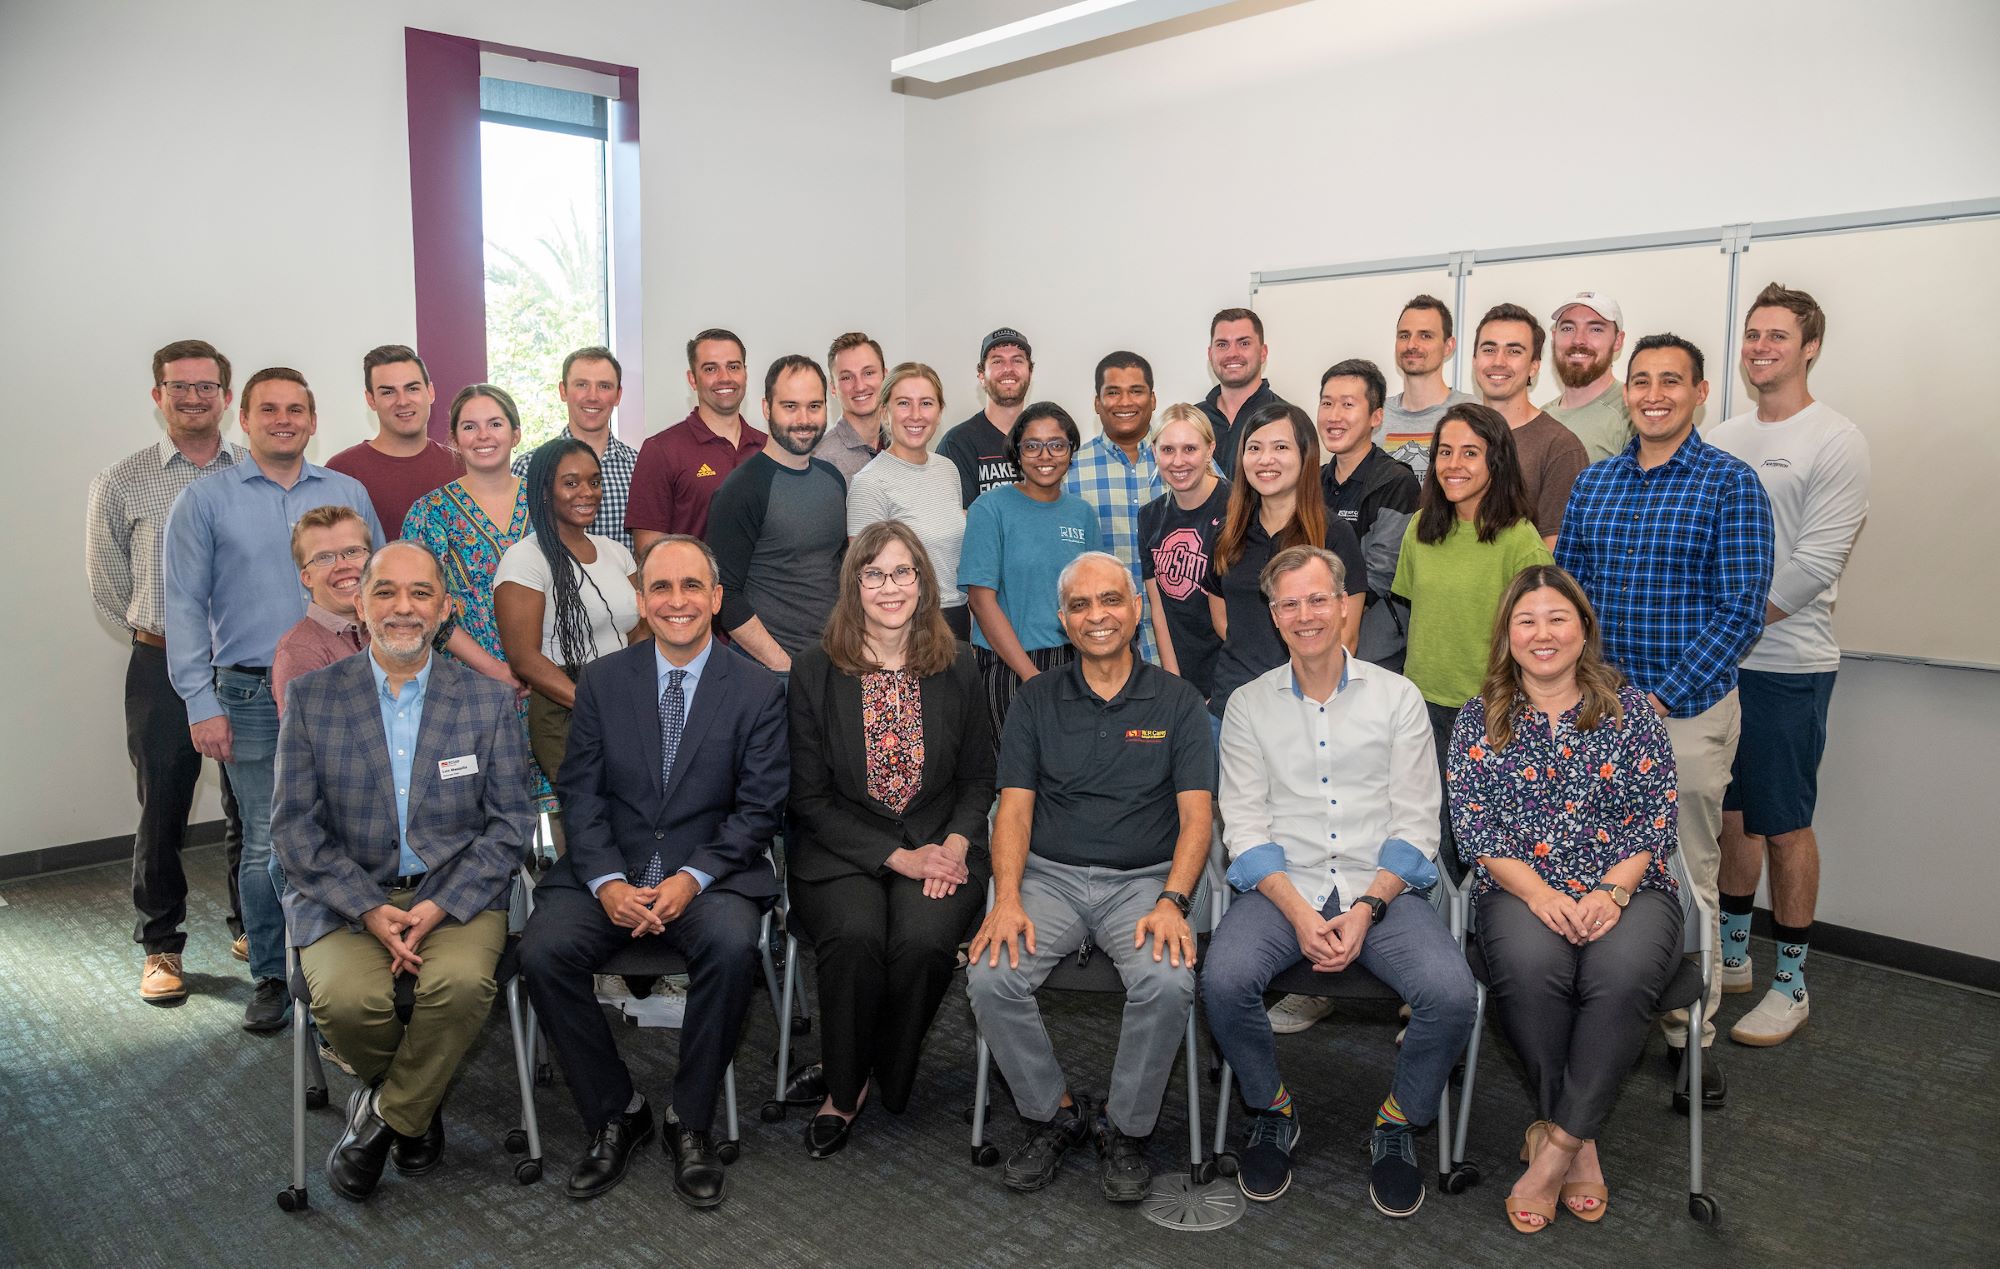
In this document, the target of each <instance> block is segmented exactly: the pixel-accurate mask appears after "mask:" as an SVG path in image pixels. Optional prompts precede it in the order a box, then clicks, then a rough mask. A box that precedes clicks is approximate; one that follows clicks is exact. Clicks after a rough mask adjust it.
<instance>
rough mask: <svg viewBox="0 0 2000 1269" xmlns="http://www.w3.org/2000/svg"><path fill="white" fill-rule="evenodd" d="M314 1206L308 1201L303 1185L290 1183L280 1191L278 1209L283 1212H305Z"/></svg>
mask: <svg viewBox="0 0 2000 1269" xmlns="http://www.w3.org/2000/svg"><path fill="white" fill-rule="evenodd" d="M310 1206H312V1204H310V1203H309V1202H307V1201H306V1189H305V1187H304V1186H303V1185H288V1186H286V1187H285V1188H284V1189H282V1190H279V1191H278V1210H279V1211H281V1212H303V1211H305V1210H306V1208H308V1207H310Z"/></svg>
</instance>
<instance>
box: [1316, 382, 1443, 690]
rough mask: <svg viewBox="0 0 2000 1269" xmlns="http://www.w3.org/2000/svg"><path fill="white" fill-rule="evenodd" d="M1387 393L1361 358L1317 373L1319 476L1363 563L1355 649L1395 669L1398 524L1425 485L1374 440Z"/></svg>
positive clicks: (1403, 611) (1404, 611) (1403, 608)
mask: <svg viewBox="0 0 2000 1269" xmlns="http://www.w3.org/2000/svg"><path fill="white" fill-rule="evenodd" d="M1388 391H1389V383H1388V380H1387V379H1386V378H1384V376H1383V374H1382V371H1381V370H1380V369H1379V368H1378V367H1377V366H1376V365H1375V363H1374V362H1372V361H1367V360H1364V359H1362V358H1360V357H1354V358H1350V359H1348V360H1346V361H1342V362H1338V363H1336V364H1335V365H1333V366H1332V367H1330V368H1329V369H1328V370H1327V372H1326V373H1325V374H1323V375H1321V376H1320V379H1319V420H1318V421H1319V438H1320V442H1321V443H1322V444H1323V445H1325V446H1326V461H1325V463H1324V464H1323V465H1322V466H1321V467H1320V469H1319V481H1320V487H1321V488H1322V489H1323V490H1324V491H1325V493H1326V509H1327V513H1328V514H1329V515H1332V516H1336V517H1338V518H1339V519H1341V520H1343V521H1345V522H1346V523H1347V527H1349V528H1350V529H1353V530H1354V536H1356V537H1357V538H1360V539H1361V554H1362V558H1364V559H1365V560H1367V562H1368V576H1367V578H1366V580H1365V582H1364V581H1363V580H1362V579H1360V578H1357V579H1355V581H1354V582H1353V583H1352V589H1353V592H1354V593H1355V594H1357V595H1359V596H1361V597H1362V600H1363V602H1364V603H1365V604H1366V605H1367V608H1366V610H1365V611H1364V612H1363V613H1362V615H1361V643H1360V646H1359V647H1357V648H1356V649H1355V655H1356V656H1358V657H1360V658H1361V659H1362V660H1363V661H1372V662H1374V663H1375V664H1377V665H1380V666H1384V667H1386V668H1388V669H1391V670H1395V671H1398V672H1399V673H1400V672H1401V670H1402V668H1403V650H1404V642H1405V639H1404V635H1405V632H1406V631H1407V630H1408V629H1409V625H1410V621H1409V605H1408V604H1406V603H1404V602H1403V601H1402V600H1400V599H1396V598H1393V597H1392V596H1391V595H1390V594H1389V583H1390V582H1392V581H1394V580H1395V577H1396V557H1397V556H1398V555H1399V554H1401V552H1402V548H1403V529H1404V527H1405V526H1406V525H1408V524H1409V522H1410V517H1411V516H1412V515H1413V514H1415V512H1416V510H1417V499H1418V496H1419V495H1420V494H1421V493H1422V488H1423V487H1422V486H1421V485H1420V484H1418V482H1417V475H1416V473H1415V472H1413V471H1411V470H1410V469H1409V468H1408V467H1405V466H1404V465H1403V464H1401V463H1399V462H1397V461H1396V460H1395V459H1393V458H1391V457H1389V454H1388V451H1386V450H1384V449H1383V448H1382V447H1381V446H1380V445H1377V444H1375V441H1374V436H1375V430H1376V429H1377V428H1379V427H1381V426H1382V402H1383V399H1384V397H1385V395H1386V394H1387V393H1388Z"/></svg>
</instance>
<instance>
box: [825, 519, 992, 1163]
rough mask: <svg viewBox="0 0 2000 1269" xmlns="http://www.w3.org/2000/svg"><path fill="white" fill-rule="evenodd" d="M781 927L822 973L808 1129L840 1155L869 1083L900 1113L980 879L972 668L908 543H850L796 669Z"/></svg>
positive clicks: (977, 692)
mask: <svg viewBox="0 0 2000 1269" xmlns="http://www.w3.org/2000/svg"><path fill="white" fill-rule="evenodd" d="M790 707H791V750H792V797H791V814H792V825H793V831H792V840H791V842H790V843H789V850H788V852H787V859H788V867H789V870H790V877H789V886H790V893H791V899H792V909H791V918H792V919H794V920H796V921H797V922H798V923H799V926H800V929H801V932H802V933H803V934H804V935H805V936H806V937H807V938H808V939H810V941H811V942H812V945H813V952H814V955H815V956H816V958H817V963H818V969H819V1007H820V1020H819V1025H820V1052H821V1055H822V1062H823V1064H824V1067H825V1071H826V1088H827V1098H826V1102H825V1103H824V1104H823V1105H822V1106H821V1107H820V1109H819V1114H818V1115H817V1116H815V1117H814V1119H813V1121H812V1123H811V1124H809V1125H808V1126H807V1128H806V1152H807V1153H808V1154H810V1155H811V1156H812V1157H813V1158H815V1159H823V1158H825V1157H827V1156H828V1155H830V1154H833V1153H834V1152H836V1151H838V1150H839V1149H840V1148H841V1147H842V1146H844V1145H846V1144H847V1136H848V1131H849V1129H850V1127H851V1126H852V1124H853V1121H854V1116H855V1115H856V1114H857V1113H858V1112H859V1111H860V1109H861V1103H862V1100H863V1098H864V1097H865V1096H866V1093H867V1088H868V1082H869V1080H870V1078H871V1077H872V1078H873V1079H874V1081H875V1087H876V1090H877V1092H878V1093H879V1095H880V1097H881V1099H882V1104H883V1105H884V1106H886V1107H887V1108H888V1109H889V1111H890V1112H891V1113H893V1114H900V1113H902V1110H903V1108H904V1107H905V1106H906V1105H908V1104H909V1100H910V1089H911V1086H912V1085H913V1084H914V1083H915V1082H916V1074H917V1058H918V1055H919V1054H920V1053H921V1051H922V1049H923V1042H924V1033H925V1032H926V1031H928V1030H929V1029H930V1024H931V1019H932V1018H933V1017H935V1016H936V1014H937V1009H938V1004H939V1003H940V1002H941V1001H942V1000H943V999H944V993H945V989H946V988H947V987H948V986H949V985H950V983H951V977H952V974H953V972H954V971H955V969H956V967H957V949H958V945H959V943H960V942H961V941H962V940H963V938H964V936H965V933H966V931H967V930H968V929H970V928H971V925H972V922H973V921H974V919H975V918H976V917H977V916H978V915H979V912H980V910H981V908H982V907H983V906H984V901H985V893H984V892H985V886H986V878H987V877H988V876H990V875H991V871H992V869H991V866H990V864H989V862H988V857H987V848H986V812H987V810H988V808H989V807H991V806H992V804H993V735H992V724H991V722H990V721H989V717H988V714H987V710H986V696H985V690H984V686H983V682H982V680H981V677H980V674H979V670H978V668H977V666H976V665H975V664H974V662H973V659H972V653H971V651H970V650H969V649H964V648H961V647H960V645H959V644H958V642H957V641H956V640H955V639H953V637H952V633H951V629H950V627H949V626H947V625H946V624H945V620H944V616H943V612H942V610H941V608H940V605H939V589H938V580H937V575H936V573H935V572H934V571H933V570H932V568H931V562H930V557H929V556H928V555H927V554H926V553H925V551H924V547H923V543H922V542H920V541H918V539H917V535H916V533H915V532H914V531H912V530H911V529H910V528H909V527H908V526H907V525H905V524H904V523H903V522H902V521H900V520H884V521H880V522H878V523H876V524H871V525H869V526H867V527H866V528H864V529H862V530H861V532H860V533H858V534H856V535H855V536H854V538H853V541H852V543H851V545H850V546H849V547H848V549H847V556H846V558H845V560H843V561H842V563H841V568H840V596H839V599H838V600H837V601H836V603H835V605H834V610H833V615H832V616H831V617H830V618H829V619H828V621H827V626H826V634H825V636H824V637H823V638H822V640H821V642H820V644H819V646H817V647H813V648H809V649H807V650H806V651H804V652H802V653H801V654H800V655H799V657H798V659H797V660H796V661H795V662H794V663H793V665H792V678H791V688H790Z"/></svg>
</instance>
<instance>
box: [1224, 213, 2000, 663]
mask: <svg viewBox="0 0 2000 1269" xmlns="http://www.w3.org/2000/svg"><path fill="white" fill-rule="evenodd" d="M1996 217H2000V198H1967V199H1960V200H1957V201H1955V202H1949V203H1923V204H1919V205H1917V206H1913V207H1890V208H1882V209H1879V210H1876V211H1861V212H1843V213H1840V214H1837V215H1832V216H1809V217H1805V218H1803V219H1798V220H1774V221H1767V222H1764V223H1762V224H1759V223H1755V222H1751V221H1744V222H1741V223H1737V224H1729V225H1712V226H1707V227H1704V228H1701V229H1684V230H1679V231H1668V232H1664V233H1650V234H1627V235H1624V236H1623V237H1617V238H1584V239H1579V240H1577V241H1574V242H1545V243H1536V244H1533V245H1529V246H1517V247H1489V248H1469V249H1465V250H1459V251H1447V252H1442V253H1439V254H1437V255H1427V256H1399V257H1396V258H1393V259H1384V260H1356V261H1349V262H1345V263H1341V264H1325V265H1309V266H1307V267H1304V268H1297V269H1266V270H1259V271H1256V272H1253V273H1251V275H1250V302H1251V304H1252V306H1253V307H1254V306H1255V304H1256V301H1257V292H1259V291H1261V290H1262V289H1264V288H1265V287H1267V286H1283V285H1285V284H1287V283H1291V282H1319V281H1325V280H1328V279H1334V278H1357V277H1369V276H1375V275H1381V274H1390V273H1418V272H1434V271H1436V270H1439V269H1443V270H1445V271H1446V272H1447V273H1449V274H1450V275H1451V277H1452V280H1453V287H1454V294H1453V297H1452V312H1454V313H1456V314H1458V315H1459V317H1460V319H1461V320H1463V317H1464V313H1465V289H1466V283H1465V279H1466V276H1467V275H1468V274H1470V273H1471V272H1472V271H1473V270H1474V269H1475V268H1477V267H1478V266H1479V265H1481V264H1511V263H1515V262H1519V261H1528V260H1562V259H1569V258H1574V257H1577V256H1595V255H1612V254H1623V253H1625V252H1631V251H1660V250H1666V249H1669V248H1677V247H1698V246H1701V245H1703V244H1706V243H1713V244H1714V245H1715V248H1716V250H1718V251H1720V252H1722V253H1724V254H1725V255H1727V256H1728V257H1729V290H1728V294H1727V295H1726V296H1725V297H1723V300H1722V305H1723V312H1724V316H1723V326H1722V328H1723V329H1724V330H1725V331H1728V332H1729V346H1728V347H1727V348H1725V349H1724V350H1723V355H1722V357H1721V358H1720V360H1719V362H1718V364H1720V365H1723V366H1728V367H1734V366H1735V365H1736V360H1737V357H1738V356H1739V355H1740V354H1741V352H1742V340H1743V333H1742V331H1741V330H1740V329H1739V323H1738V322H1737V320H1736V293H1737V291H1738V289H1739V287H1740V283H1741V278H1740V276H1739V275H1740V273H1741V271H1742V261H1743V254H1744V253H1745V252H1746V251H1749V250H1750V249H1751V247H1753V246H1754V245H1755V244H1756V243H1758V242H1775V241H1780V240H1784V239H1791V238H1811V237H1820V236H1824V235H1831V234H1844V233H1867V232H1870V231H1873V230H1879V229H1902V228H1908V227H1912V226H1917V225H1939V224H1948V223H1950V222H1952V221H1959V220H1989V219H1994V218H1996ZM1464 359H1465V348H1464V346H1463V345H1462V344H1461V345H1460V346H1459V348H1458V349H1457V350H1456V351H1454V352H1453V354H1452V360H1451V383H1452V386H1453V387H1454V388H1456V387H1457V386H1458V383H1459V379H1460V372H1461V371H1462V369H1463V364H1464ZM1735 397H1736V375H1735V374H1734V373H1733V371H1732V373H1729V374H1725V375H1723V376H1722V405H1721V410H1720V413H1719V415H1718V417H1720V418H1728V417H1729V416H1730V415H1731V414H1732V413H1734V411H1735ZM1841 655H1842V656H1843V657H1854V658H1856V659H1859V660H1866V661H1888V662H1895V663H1898V664H1903V665H1934V666H1941V667H1944V668H1947V669H1954V670H1984V671H1986V672H1987V673H1989V674H2000V665H1989V664H1987V663H1985V662H1980V661H1950V660H1942V659H1935V658H1930V657H1918V656H1905V655H1901V654H1896V653H1885V652H1867V651H1862V650H1858V649H1856V650H1849V649H1846V648H1843V649H1841Z"/></svg>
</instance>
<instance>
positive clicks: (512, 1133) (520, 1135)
mask: <svg viewBox="0 0 2000 1269" xmlns="http://www.w3.org/2000/svg"><path fill="white" fill-rule="evenodd" d="M500 1144H501V1145H503V1146H506V1147H507V1153H508V1154H526V1153H528V1132H527V1130H526V1129H525V1128H509V1129H508V1130H507V1135H506V1137H505V1138H503V1139H502V1140H501V1143H500Z"/></svg>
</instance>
